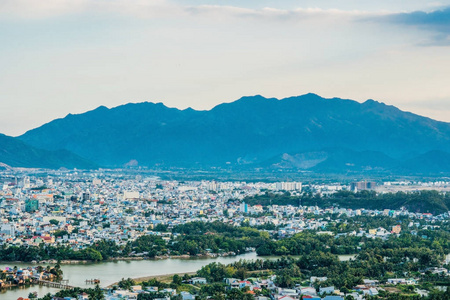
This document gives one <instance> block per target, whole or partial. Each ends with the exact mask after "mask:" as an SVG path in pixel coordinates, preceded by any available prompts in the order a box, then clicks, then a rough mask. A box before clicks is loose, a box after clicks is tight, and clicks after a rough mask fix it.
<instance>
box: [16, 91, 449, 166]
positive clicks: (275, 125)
mask: <svg viewBox="0 0 450 300" xmlns="http://www.w3.org/2000/svg"><path fill="white" fill-rule="evenodd" d="M18 138H19V139H20V140H22V141H24V142H26V143H28V144H30V145H32V146H34V147H38V148H42V149H47V150H60V149H66V150H69V151H71V152H73V153H75V154H77V155H79V156H81V157H86V158H87V159H89V160H92V161H94V162H96V163H97V164H100V165H104V166H112V167H117V166H122V165H124V164H126V163H127V162H128V161H130V160H137V161H138V162H139V164H140V165H143V166H166V167H172V166H176V167H212V166H226V165H231V166H233V165H236V166H242V165H249V166H250V165H255V166H256V165H258V164H261V163H262V162H264V161H267V160H269V159H271V158H274V157H277V156H281V155H283V154H285V153H290V154H294V155H295V153H304V152H307V151H322V149H327V148H343V149H347V150H348V151H350V152H351V151H353V152H354V153H360V152H364V151H369V152H380V153H383V154H384V155H385V156H386V157H390V158H392V159H394V160H398V161H399V164H400V161H403V160H405V159H407V158H411V157H415V156H417V155H422V154H424V153H427V152H429V151H433V150H438V151H442V152H443V153H449V152H450V123H446V122H442V121H436V120H433V119H430V118H427V117H423V116H419V115H415V114H413V113H409V112H404V111H402V110H400V109H398V108H397V107H395V106H392V105H386V104H385V103H382V102H378V101H375V100H371V99H369V100H366V101H365V102H363V103H359V102H356V101H354V100H350V99H340V98H322V97H320V96H319V95H316V94H312V93H309V94H305V95H301V96H293V97H288V98H284V99H277V98H265V97H263V96H261V95H256V96H245V97H241V98H240V99H238V100H236V101H233V102H229V103H222V104H219V105H217V106H215V107H213V108H212V109H210V110H194V109H192V108H187V109H184V110H180V109H177V108H169V107H167V106H165V105H164V104H163V103H161V102H159V103H152V102H141V103H132V104H124V105H121V106H118V107H114V108H107V107H103V106H100V107H98V108H96V109H94V110H91V111H88V112H86V113H83V114H77V115H67V116H66V117H65V118H61V119H56V120H54V121H51V122H49V123H47V124H44V125H43V126H41V127H38V128H35V129H32V130H30V131H28V132H26V133H25V134H23V135H21V136H20V137H18ZM350 152H348V153H350ZM369 152H367V153H369ZM334 155H335V154H334ZM349 155H350V154H342V155H341V159H343V158H344V157H346V156H349ZM355 155H356V154H355ZM358 155H359V154H358ZM335 157H338V156H335ZM363 160H364V159H362V158H361V161H363ZM386 160H388V159H386ZM339 164H340V163H337V165H339Z"/></svg>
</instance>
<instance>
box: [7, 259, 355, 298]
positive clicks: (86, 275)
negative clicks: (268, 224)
mask: <svg viewBox="0 0 450 300" xmlns="http://www.w3.org/2000/svg"><path fill="white" fill-rule="evenodd" d="M339 257H340V259H341V260H343V261H345V260H348V259H350V258H353V257H354V255H340V256H339ZM257 258H264V259H275V258H278V257H257V256H256V253H255V252H251V253H246V254H243V255H239V256H228V257H218V258H198V259H163V260H134V261H115V262H103V263H93V264H74V265H62V266H61V268H62V270H63V274H64V279H68V280H69V285H73V286H79V287H93V285H86V283H85V281H86V279H94V278H98V279H100V281H101V286H102V287H106V286H108V285H110V284H112V283H114V282H117V281H119V280H120V279H122V278H129V277H130V278H137V277H145V276H152V275H165V274H172V273H188V272H195V271H197V270H199V269H200V268H201V267H202V266H205V265H207V264H209V263H211V262H220V263H223V264H230V263H233V262H235V261H238V260H240V259H257ZM13 266H17V267H19V268H23V267H28V266H30V264H24V263H0V269H4V268H5V267H13ZM34 291H36V292H37V293H38V296H39V297H42V296H43V295H45V294H47V293H54V292H55V291H57V289H55V288H48V287H40V286H37V285H35V286H32V287H23V288H14V289H10V290H7V291H3V292H0V299H1V300H17V298H19V297H27V296H28V294H29V293H30V292H34Z"/></svg>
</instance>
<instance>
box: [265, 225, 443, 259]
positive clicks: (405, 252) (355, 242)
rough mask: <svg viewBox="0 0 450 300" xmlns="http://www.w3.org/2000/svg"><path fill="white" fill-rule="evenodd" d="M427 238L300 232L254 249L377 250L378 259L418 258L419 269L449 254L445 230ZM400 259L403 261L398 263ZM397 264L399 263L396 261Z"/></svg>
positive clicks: (306, 251)
mask: <svg viewBox="0 0 450 300" xmlns="http://www.w3.org/2000/svg"><path fill="white" fill-rule="evenodd" d="M423 233H427V234H429V235H430V236H426V238H425V237H422V236H421V235H412V234H409V233H403V234H402V235H400V236H398V237H397V236H394V235H391V236H389V237H388V238H387V239H386V240H383V239H380V238H376V239H372V238H367V237H357V236H349V235H341V236H331V235H328V234H322V235H317V234H316V233H314V232H309V231H304V232H301V233H298V234H296V235H294V236H292V237H289V238H284V239H280V240H277V241H274V240H268V241H267V242H265V243H264V244H262V245H261V246H260V247H258V248H257V249H256V252H257V254H258V255H260V256H268V255H303V254H309V253H311V252H313V251H321V252H324V253H331V254H336V255H340V254H358V253H359V255H362V254H361V253H364V251H377V254H378V255H381V256H382V257H392V258H393V259H394V258H395V259H397V260H399V259H400V260H401V261H402V262H405V261H404V259H405V258H409V259H411V260H413V259H414V258H416V259H418V260H419V262H420V265H421V266H425V265H427V264H428V263H430V262H433V263H434V264H435V265H436V264H437V263H438V262H439V261H440V260H442V259H443V257H444V255H446V254H448V253H450V233H449V232H447V231H445V230H436V231H431V230H430V231H426V232H425V231H424V232H423ZM425 257H426V258H425ZM402 259H403V260H402ZM398 262H400V261H398Z"/></svg>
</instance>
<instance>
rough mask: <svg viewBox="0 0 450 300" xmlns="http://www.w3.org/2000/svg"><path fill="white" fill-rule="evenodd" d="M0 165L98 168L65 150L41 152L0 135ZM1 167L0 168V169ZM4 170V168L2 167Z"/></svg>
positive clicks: (15, 139) (14, 139)
mask: <svg viewBox="0 0 450 300" xmlns="http://www.w3.org/2000/svg"><path fill="white" fill-rule="evenodd" d="M0 163H3V164H6V165H8V166H12V167H26V168H47V169H59V168H67V169H73V168H81V169H95V168H98V166H97V165H96V164H94V163H92V162H90V161H88V160H87V159H84V158H82V157H80V156H78V155H75V154H73V153H71V152H70V151H67V150H54V151H50V150H42V149H37V148H35V147H32V146H29V145H27V144H25V143H24V142H22V141H20V140H18V139H17V138H13V137H10V136H6V135H3V134H0ZM1 167H2V166H0V168H1ZM3 168H4V167H3Z"/></svg>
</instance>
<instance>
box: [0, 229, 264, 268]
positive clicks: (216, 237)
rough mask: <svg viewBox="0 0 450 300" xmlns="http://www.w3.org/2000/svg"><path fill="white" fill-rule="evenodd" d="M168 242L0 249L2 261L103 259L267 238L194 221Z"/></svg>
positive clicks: (144, 239) (235, 246)
mask: <svg viewBox="0 0 450 300" xmlns="http://www.w3.org/2000/svg"><path fill="white" fill-rule="evenodd" d="M173 233H174V236H175V235H176V237H174V236H172V238H171V239H170V240H169V241H166V240H164V239H163V237H161V236H159V235H144V236H141V237H139V238H137V239H136V240H134V241H129V242H128V243H127V244H126V245H125V246H119V245H117V244H116V243H115V242H114V241H107V240H101V241H97V242H95V243H94V244H92V245H91V246H89V247H87V248H85V249H82V250H73V249H71V248H70V247H69V246H51V245H44V244H41V245H40V246H25V245H22V246H6V245H2V246H1V248H0V260H3V261H25V262H28V261H33V260H37V261H41V260H49V259H56V260H90V261H103V260H108V259H110V258H117V257H129V256H142V257H155V256H160V255H191V256H195V255H205V254H207V253H228V252H234V253H236V254H242V253H244V252H245V249H246V248H247V247H254V248H257V247H260V246H261V245H262V244H264V243H265V242H266V241H268V240H269V235H268V233H267V232H264V231H258V230H257V229H255V228H250V227H235V226H231V225H228V224H224V223H221V222H214V223H203V222H193V223H187V224H184V225H179V226H175V227H174V228H173Z"/></svg>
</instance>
